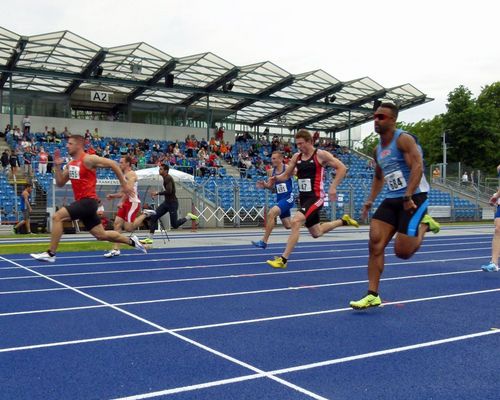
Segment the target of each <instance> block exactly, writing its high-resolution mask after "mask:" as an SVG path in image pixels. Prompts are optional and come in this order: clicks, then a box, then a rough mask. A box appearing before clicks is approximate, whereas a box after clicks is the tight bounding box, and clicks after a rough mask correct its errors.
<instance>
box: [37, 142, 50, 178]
mask: <svg viewBox="0 0 500 400" xmlns="http://www.w3.org/2000/svg"><path fill="white" fill-rule="evenodd" d="M48 161H49V155H48V154H47V153H46V152H45V149H44V148H43V147H40V151H39V153H38V173H39V174H41V175H45V174H46V173H47V163H48Z"/></svg>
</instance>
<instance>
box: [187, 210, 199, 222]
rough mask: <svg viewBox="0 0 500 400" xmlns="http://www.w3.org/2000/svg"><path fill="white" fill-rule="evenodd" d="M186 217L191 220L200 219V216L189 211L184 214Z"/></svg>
mask: <svg viewBox="0 0 500 400" xmlns="http://www.w3.org/2000/svg"><path fill="white" fill-rule="evenodd" d="M186 218H189V219H190V220H191V221H198V220H199V219H200V217H198V216H197V215H194V214H193V213H190V212H188V213H187V214H186Z"/></svg>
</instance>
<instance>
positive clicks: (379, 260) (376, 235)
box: [368, 219, 396, 293]
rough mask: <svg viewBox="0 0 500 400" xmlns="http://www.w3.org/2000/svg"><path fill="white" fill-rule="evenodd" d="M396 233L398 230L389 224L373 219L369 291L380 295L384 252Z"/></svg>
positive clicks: (369, 246)
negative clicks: (379, 288)
mask: <svg viewBox="0 0 500 400" xmlns="http://www.w3.org/2000/svg"><path fill="white" fill-rule="evenodd" d="M395 233H396V228H395V227H394V226H392V225H390V224H388V223H387V222H383V221H380V220H378V219H372V221H371V223H370V239H369V242H368V251H369V255H368V281H369V283H368V290H370V291H372V292H375V293H378V287H379V283H380V276H381V275H382V272H383V271H384V250H385V248H386V247H387V244H388V243H389V242H390V241H391V239H392V237H393V236H394V234H395Z"/></svg>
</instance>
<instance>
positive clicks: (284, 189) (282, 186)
mask: <svg viewBox="0 0 500 400" xmlns="http://www.w3.org/2000/svg"><path fill="white" fill-rule="evenodd" d="M286 192H287V187H286V183H278V184H276V193H278V194H281V193H286Z"/></svg>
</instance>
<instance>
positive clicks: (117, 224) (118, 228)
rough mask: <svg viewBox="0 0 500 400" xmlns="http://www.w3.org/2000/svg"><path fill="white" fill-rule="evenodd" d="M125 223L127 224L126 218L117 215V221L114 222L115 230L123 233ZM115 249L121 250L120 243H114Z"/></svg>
mask: <svg viewBox="0 0 500 400" xmlns="http://www.w3.org/2000/svg"><path fill="white" fill-rule="evenodd" d="M124 225H125V220H124V219H123V218H121V217H118V216H117V217H115V221H114V222H113V230H114V231H115V232H118V233H121V231H122V229H123V227H124ZM113 250H120V244H119V243H114V244H113Z"/></svg>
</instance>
